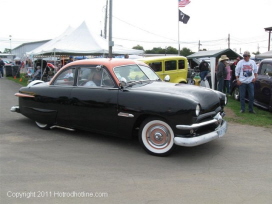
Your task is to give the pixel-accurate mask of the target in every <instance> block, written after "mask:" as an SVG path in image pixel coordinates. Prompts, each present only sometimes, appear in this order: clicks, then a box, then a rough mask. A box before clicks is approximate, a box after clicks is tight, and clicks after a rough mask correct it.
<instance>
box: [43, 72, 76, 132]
mask: <svg viewBox="0 0 272 204" xmlns="http://www.w3.org/2000/svg"><path fill="white" fill-rule="evenodd" d="M75 76H76V67H69V68H67V69H65V70H63V71H61V73H59V74H58V76H57V78H56V79H54V81H53V82H52V84H51V85H50V86H49V89H48V98H49V96H50V98H51V100H50V102H48V103H47V105H49V106H50V107H52V108H54V109H55V110H56V111H57V117H56V122H57V124H58V125H60V126H64V127H65V126H68V127H69V126H70V116H69V109H70V106H71V91H72V89H73V88H74V83H75Z"/></svg>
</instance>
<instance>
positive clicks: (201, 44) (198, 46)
mask: <svg viewBox="0 0 272 204" xmlns="http://www.w3.org/2000/svg"><path fill="white" fill-rule="evenodd" d="M201 45H202V44H200V40H199V41H198V51H200V46H201Z"/></svg>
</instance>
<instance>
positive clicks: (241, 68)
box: [235, 51, 258, 113]
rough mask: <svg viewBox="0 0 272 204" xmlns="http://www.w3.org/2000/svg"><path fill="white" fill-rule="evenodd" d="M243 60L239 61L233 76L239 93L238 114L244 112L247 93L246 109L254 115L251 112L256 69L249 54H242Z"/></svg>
mask: <svg viewBox="0 0 272 204" xmlns="http://www.w3.org/2000/svg"><path fill="white" fill-rule="evenodd" d="M243 57H244V59H242V60H240V61H239V62H238V64H237V66H236V68H235V76H236V80H237V85H238V86H239V92H240V103H241V110H240V113H244V112H245V95H246V92H247V93H248V100H249V103H248V109H249V113H255V111H254V110H253V101H254V82H255V80H256V78H257V76H258V74H257V72H258V67H257V65H256V63H255V61H253V60H251V59H250V52H249V51H245V52H244V54H243Z"/></svg>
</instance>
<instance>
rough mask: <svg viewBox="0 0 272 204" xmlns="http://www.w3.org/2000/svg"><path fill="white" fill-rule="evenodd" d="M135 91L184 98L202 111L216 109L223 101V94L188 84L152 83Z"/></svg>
mask: <svg viewBox="0 0 272 204" xmlns="http://www.w3.org/2000/svg"><path fill="white" fill-rule="evenodd" d="M135 90H141V91H151V92H157V93H158V94H169V95H173V96H179V97H181V98H186V99H187V100H191V101H194V102H195V103H199V104H201V106H202V108H204V109H211V108H212V107H218V105H219V104H220V103H221V100H224V99H225V94H223V93H221V92H219V91H216V90H213V89H210V88H206V87H201V86H194V85H188V84H175V83H168V82H153V83H150V84H148V85H145V86H141V87H137V88H135Z"/></svg>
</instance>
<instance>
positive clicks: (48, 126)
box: [35, 121, 51, 130]
mask: <svg viewBox="0 0 272 204" xmlns="http://www.w3.org/2000/svg"><path fill="white" fill-rule="evenodd" d="M35 123H36V125H37V126H38V127H39V128H41V129H43V130H48V129H49V128H50V127H51V125H48V124H44V123H39V122H37V121H35Z"/></svg>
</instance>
